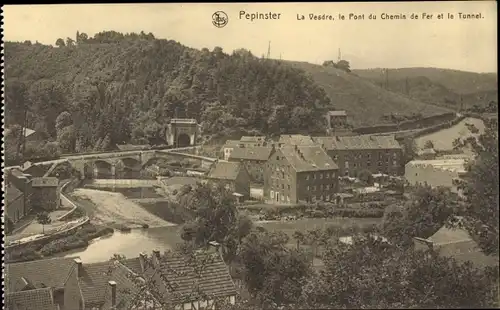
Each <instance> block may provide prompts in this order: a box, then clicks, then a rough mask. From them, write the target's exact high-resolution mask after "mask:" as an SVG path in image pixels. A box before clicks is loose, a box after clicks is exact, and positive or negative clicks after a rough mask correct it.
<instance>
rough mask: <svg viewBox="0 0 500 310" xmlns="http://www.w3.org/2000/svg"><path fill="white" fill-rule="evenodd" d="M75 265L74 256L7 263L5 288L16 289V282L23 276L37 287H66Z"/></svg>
mask: <svg viewBox="0 0 500 310" xmlns="http://www.w3.org/2000/svg"><path fill="white" fill-rule="evenodd" d="M74 266H75V262H74V258H49V259H42V260H35V261H31V262H21V263H12V264H5V290H6V291H7V292H14V291H16V283H19V281H21V279H22V278H25V279H26V280H28V281H29V282H31V283H32V284H33V285H34V286H35V287H37V288H43V287H53V288H61V287H64V282H65V281H66V279H67V278H68V276H69V274H70V272H71V270H72V268H73V267H74Z"/></svg>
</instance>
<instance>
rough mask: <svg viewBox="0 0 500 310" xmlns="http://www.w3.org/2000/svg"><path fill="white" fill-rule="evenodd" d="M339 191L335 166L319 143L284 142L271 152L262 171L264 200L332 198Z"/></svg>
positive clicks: (300, 200) (293, 201)
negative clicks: (317, 144) (285, 143)
mask: <svg viewBox="0 0 500 310" xmlns="http://www.w3.org/2000/svg"><path fill="white" fill-rule="evenodd" d="M338 191H339V183H338V167H337V165H336V164H335V163H334V162H333V160H332V159H331V158H330V157H329V156H328V155H327V154H326V152H325V151H324V150H323V149H322V148H321V147H319V146H315V145H287V146H283V147H281V148H278V149H275V150H274V151H273V153H271V156H270V158H269V160H268V162H267V164H266V168H265V173H264V197H265V199H266V200H267V201H270V202H273V203H280V204H292V203H298V202H314V201H333V200H334V199H335V194H336V193H338Z"/></svg>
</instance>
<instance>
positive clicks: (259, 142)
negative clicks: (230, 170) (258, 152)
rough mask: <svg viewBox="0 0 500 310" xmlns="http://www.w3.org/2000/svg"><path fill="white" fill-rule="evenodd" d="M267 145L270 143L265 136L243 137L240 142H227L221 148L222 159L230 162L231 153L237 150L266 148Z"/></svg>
mask: <svg viewBox="0 0 500 310" xmlns="http://www.w3.org/2000/svg"><path fill="white" fill-rule="evenodd" d="M267 145H268V142H267V140H266V137H265V136H243V137H241V139H240V140H227V141H226V143H225V144H224V145H223V146H222V148H221V151H222V154H221V158H222V159H224V160H226V161H227V160H229V157H230V156H231V152H232V151H233V150H234V149H237V148H248V147H264V146H267Z"/></svg>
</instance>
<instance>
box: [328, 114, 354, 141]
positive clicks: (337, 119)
mask: <svg viewBox="0 0 500 310" xmlns="http://www.w3.org/2000/svg"><path fill="white" fill-rule="evenodd" d="M326 124H327V127H326V128H327V129H326V134H327V135H329V136H331V135H335V136H337V135H340V136H345V135H352V134H353V133H352V132H351V131H350V129H349V125H348V123H347V113H346V111H328V112H327V113H326Z"/></svg>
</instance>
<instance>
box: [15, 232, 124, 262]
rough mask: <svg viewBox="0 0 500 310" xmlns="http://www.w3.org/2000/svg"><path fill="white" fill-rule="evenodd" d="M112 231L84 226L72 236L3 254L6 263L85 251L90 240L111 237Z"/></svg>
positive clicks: (32, 244)
mask: <svg viewBox="0 0 500 310" xmlns="http://www.w3.org/2000/svg"><path fill="white" fill-rule="evenodd" d="M113 232H114V229H113V228H111V227H108V226H102V225H95V224H90V223H89V224H85V225H84V226H82V227H81V228H80V229H78V230H77V231H76V232H75V233H74V234H72V235H69V236H65V237H61V238H57V239H54V240H51V241H47V242H44V243H31V244H27V245H26V246H23V247H19V248H13V249H7V250H6V252H5V261H6V263H15V262H23V261H31V260H37V259H42V258H50V257H53V256H54V255H56V254H59V253H63V252H66V251H70V250H74V249H85V248H86V247H87V246H88V245H89V243H90V242H91V240H93V239H96V238H99V237H102V236H106V235H112V234H113Z"/></svg>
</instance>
